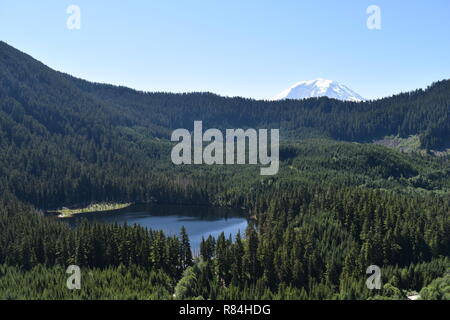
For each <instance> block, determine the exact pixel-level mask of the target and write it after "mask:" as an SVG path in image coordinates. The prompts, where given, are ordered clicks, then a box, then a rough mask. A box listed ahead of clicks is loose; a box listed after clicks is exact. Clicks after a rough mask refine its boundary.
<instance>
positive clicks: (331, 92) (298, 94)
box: [273, 79, 365, 102]
mask: <svg viewBox="0 0 450 320" xmlns="http://www.w3.org/2000/svg"><path fill="white" fill-rule="evenodd" d="M313 97H328V98H334V99H338V100H345V101H354V102H359V101H364V100H365V99H364V98H363V97H361V96H360V95H359V94H357V93H356V92H354V91H353V90H351V89H349V88H348V87H346V86H344V85H342V84H340V83H338V82H336V81H333V80H326V79H315V80H307V81H300V82H298V83H296V84H294V85H293V86H292V87H290V88H288V89H286V90H284V91H283V92H281V93H280V94H278V95H277V96H275V97H274V98H273V100H283V99H306V98H313Z"/></svg>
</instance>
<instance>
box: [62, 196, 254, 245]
mask: <svg viewBox="0 0 450 320" xmlns="http://www.w3.org/2000/svg"><path fill="white" fill-rule="evenodd" d="M82 219H87V220H88V221H89V222H95V223H117V224H124V223H127V224H128V225H133V224H138V225H141V226H143V227H146V228H149V229H153V230H163V231H164V232H165V233H166V234H168V235H179V233H180V229H181V227H182V226H184V227H185V228H186V230H187V233H188V235H189V239H190V242H191V248H192V250H194V251H198V250H199V248H200V242H201V240H202V237H204V238H205V239H206V238H207V237H208V236H209V235H212V236H213V237H217V236H219V235H220V233H222V232H224V233H225V236H226V237H228V236H229V235H230V234H231V236H232V237H233V239H234V238H235V236H236V234H237V233H238V232H239V231H240V232H241V235H243V234H244V233H245V229H246V228H247V219H246V218H245V217H244V212H243V211H242V210H239V209H231V208H214V207H207V206H186V205H156V204H139V205H132V206H130V207H127V208H124V209H121V210H116V211H109V212H93V213H82V214H77V215H76V216H74V217H72V218H65V219H64V221H67V222H68V223H69V224H70V225H71V226H76V225H77V224H78V223H80V221H81V220H82Z"/></svg>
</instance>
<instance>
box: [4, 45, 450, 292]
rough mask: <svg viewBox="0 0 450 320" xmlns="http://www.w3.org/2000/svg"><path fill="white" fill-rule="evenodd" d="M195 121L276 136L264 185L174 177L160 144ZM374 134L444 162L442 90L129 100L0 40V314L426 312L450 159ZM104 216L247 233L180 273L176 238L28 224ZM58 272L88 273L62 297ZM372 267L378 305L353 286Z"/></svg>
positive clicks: (231, 176) (443, 248) (210, 249)
mask: <svg viewBox="0 0 450 320" xmlns="http://www.w3.org/2000/svg"><path fill="white" fill-rule="evenodd" d="M194 120H203V123H204V127H205V128H208V127H215V128H249V127H253V128H279V129H280V133H281V137H282V139H283V141H282V145H281V149H280V156H281V167H280V172H279V174H278V175H276V176H273V177H261V176H260V175H259V170H258V168H257V167H255V166H249V165H244V166H240V165H236V166H174V165H173V164H172V163H171V161H170V150H171V146H172V144H171V143H170V141H169V139H168V138H169V137H170V134H171V132H172V130H173V129H176V128H188V129H190V128H192V126H193V122H194ZM388 135H394V136H397V135H398V136H400V137H407V136H409V135H418V136H419V137H420V142H421V145H422V147H423V148H425V149H439V148H442V147H446V146H448V145H449V144H450V80H446V81H440V82H437V83H434V84H432V85H431V86H430V87H429V88H428V89H426V90H417V91H414V92H410V93H404V94H400V95H396V96H393V97H389V98H385V99H380V100H376V101H369V102H363V103H353V102H342V101H337V100H332V99H327V98H320V99H308V100H302V101H295V100H285V101H257V100H251V99H243V98H226V97H220V96H217V95H214V94H210V93H192V94H169V93H143V92H138V91H134V90H132V89H128V88H123V87H116V86H111V85H104V84H94V83H90V82H87V81H84V80H80V79H76V78H74V77H72V76H70V75H66V74H63V73H60V72H56V71H53V70H51V69H50V68H48V67H46V66H45V65H43V64H42V63H40V62H38V61H36V60H34V59H33V58H31V57H30V56H28V55H26V54H24V53H21V52H19V51H18V50H16V49H14V48H12V47H10V46H8V45H7V44H5V43H3V42H0V192H1V196H0V299H1V298H26V299H32V298H45V299H52V298H57V299H63V298H68V299H73V298H75V299H77V298H83V299H100V298H115V299H120V298H140V299H146V298H152V299H157V298H161V299H170V298H173V294H175V297H176V298H203V299H228V298H249V299H262V298H273V299H368V298H373V299H379V298H395V299H400V298H405V296H406V292H408V291H411V290H416V291H420V290H421V289H422V288H424V287H426V286H430V288H429V289H424V291H423V292H424V296H426V297H436V296H439V295H440V294H441V293H440V291H439V290H434V289H433V288H434V287H435V286H436V283H441V281H444V280H445V279H447V278H448V277H447V276H445V272H446V270H447V269H448V268H450V261H449V258H450V215H449V212H450V203H449V198H448V195H449V191H450V162H449V156H445V155H444V156H441V157H435V156H434V155H432V154H426V153H412V154H405V153H400V152H398V151H395V150H390V149H387V148H385V147H382V146H378V145H373V144H370V142H372V141H373V140H376V139H380V138H382V137H384V136H388ZM102 201H115V202H136V203H138V202H150V201H155V202H166V203H185V204H203V205H216V206H234V207H242V208H244V209H245V210H246V212H248V217H249V219H250V221H251V223H250V227H249V228H248V230H247V231H246V233H245V234H242V235H239V236H238V237H237V238H236V239H227V238H226V237H225V236H224V235H221V236H220V237H219V238H217V239H213V238H209V239H204V241H203V243H202V246H201V255H200V257H199V259H197V260H193V259H192V256H191V252H190V247H189V241H188V239H187V236H186V234H185V232H181V234H180V236H179V237H170V236H166V235H164V234H163V233H162V232H160V231H157V230H146V229H144V228H141V227H137V226H117V225H111V226H106V225H96V224H88V223H86V224H83V225H81V226H80V227H78V228H75V229H71V228H69V227H68V226H67V225H66V224H64V223H62V222H60V221H55V220H52V219H48V218H46V217H43V216H42V211H41V210H45V209H51V208H58V207H62V206H73V205H81V204H89V203H95V202H102ZM69 264H78V265H80V266H81V267H82V268H86V269H87V270H90V271H89V272H90V275H92V279H91V278H90V280H89V281H87V284H86V285H87V287H86V288H84V289H83V290H84V291H83V290H82V291H81V292H79V293H70V292H66V291H63V289H62V288H61V287H60V286H61V283H60V282H59V281H60V280H61V279H62V278H63V277H64V275H63V276H59V275H55V274H54V273H55V271H56V272H63V271H64V267H67V266H68V265H69ZM372 264H377V265H379V266H381V267H382V268H383V272H384V273H383V281H384V283H385V286H384V287H383V290H381V291H370V290H368V289H367V288H366V287H365V280H366V278H367V277H366V274H365V270H366V268H367V266H369V265H372ZM36 274H39V275H40V276H39V277H38V278H35V275H36ZM30 278H33V279H35V280H33V281H31V282H30V285H29V286H28V287H26V288H25V287H24V286H22V285H19V286H16V287H14V288H13V287H12V285H11V284H12V283H24V281H25V280H24V279H30ZM149 278H150V283H149V282H148V281H149V280H148V279H149ZM441 278H442V279H444V280H442V279H441ZM107 279H114V281H113V282H112V285H111V287H110V288H111V289H110V290H108V291H105V292H104V291H103V290H99V288H104V287H105V282H106V281H107ZM124 279H134V281H132V282H130V283H128V284H127V281H125V280H124ZM435 279H437V280H435ZM433 280H435V281H434V282H433ZM145 281H147V282H145ZM43 282H45V283H47V285H48V288H46V290H45V291H44V292H43V291H42V290H41V289H42V288H41V286H40V284H41V283H43ZM432 289H433V290H434V291H432ZM436 292H437V293H436ZM445 294H447V293H446V292H444V293H442V295H443V296H445Z"/></svg>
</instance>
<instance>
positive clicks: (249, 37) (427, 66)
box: [0, 0, 450, 98]
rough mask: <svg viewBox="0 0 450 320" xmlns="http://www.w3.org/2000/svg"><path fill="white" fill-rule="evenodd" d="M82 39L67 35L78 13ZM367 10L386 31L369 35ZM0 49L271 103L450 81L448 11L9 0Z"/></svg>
mask: <svg viewBox="0 0 450 320" xmlns="http://www.w3.org/2000/svg"><path fill="white" fill-rule="evenodd" d="M72 4H74V5H78V6H79V7H80V9H81V29H80V30H69V29H68V28H67V27H66V21H67V18H68V17H69V14H67V13H66V9H67V7H68V6H69V5H72ZM369 5H378V6H379V7H380V9H381V30H369V29H368V28H367V26H366V20H367V18H368V17H369V15H368V14H367V13H366V9H367V7H368V6H369ZM0 39H1V40H3V41H6V42H7V43H9V44H10V45H12V46H14V47H16V48H18V49H20V50H21V51H24V52H26V53H28V54H30V55H32V56H33V57H35V58H37V59H38V60H40V61H42V62H44V63H45V64H47V65H49V66H50V67H52V68H54V69H57V70H60V71H64V72H67V73H70V74H72V75H75V76H78V77H81V78H84V79H88V80H92V81H97V82H106V83H113V84H121V85H126V86H129V87H132V88H136V89H140V90H146V91H170V92H190V91H210V92H215V93H218V94H221V95H227V96H244V97H253V98H270V97H273V96H275V95H276V94H277V93H279V92H280V91H282V90H283V89H286V88H287V87H289V86H291V85H292V84H293V83H295V82H298V81H300V80H308V79H315V78H319V77H321V78H327V79H333V80H337V81H339V82H341V83H343V84H345V85H347V86H349V87H350V88H351V89H353V90H355V91H356V92H358V93H359V94H361V95H362V96H364V97H366V98H377V97H383V96H388V95H391V94H394V93H398V92H401V91H408V90H413V89H415V88H421V87H426V86H427V85H429V84H431V83H432V82H433V81H436V80H442V79H448V78H450V54H449V53H450V1H448V0H432V1H424V0H415V1H414V0H410V1H406V0H395V1H393V0H372V1H366V0H341V1H337V0H321V1H312V0H311V1H301V0H295V1H294V0H292V1H288V0H278V1H275V0H274V1H265V0H192V1H190V0H177V1H174V0H146V1H138V0H134V1H133V0H131V1H119V0H109V1H106V0H71V1H64V0H41V1H30V0H28V1H24V0H14V1H12V0H10V1H1V2H0Z"/></svg>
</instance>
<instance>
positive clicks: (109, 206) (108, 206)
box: [47, 202, 133, 219]
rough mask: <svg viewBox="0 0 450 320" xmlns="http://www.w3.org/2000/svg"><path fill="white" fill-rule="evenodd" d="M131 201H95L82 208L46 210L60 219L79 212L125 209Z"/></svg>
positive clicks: (70, 216)
mask: <svg viewBox="0 0 450 320" xmlns="http://www.w3.org/2000/svg"><path fill="white" fill-rule="evenodd" d="M132 205H133V203H131V202H128V203H95V204H91V205H89V206H87V207H84V208H75V209H69V208H62V209H59V210H51V211H47V213H49V214H57V217H58V218H60V219H64V218H72V217H73V216H75V215H77V214H81V213H96V212H103V213H104V212H108V211H116V210H120V209H125V208H128V207H130V206H132Z"/></svg>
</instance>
